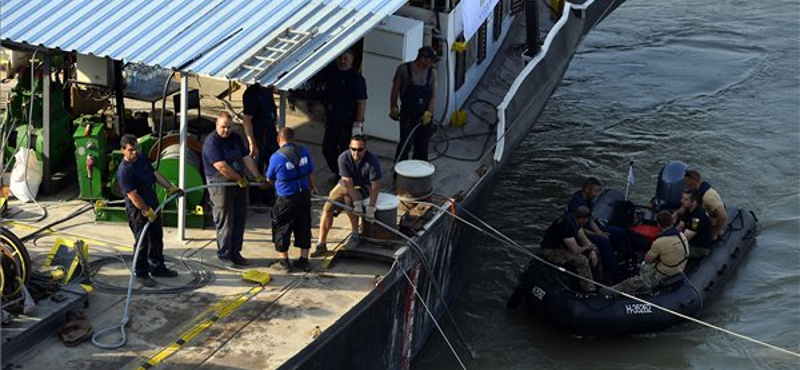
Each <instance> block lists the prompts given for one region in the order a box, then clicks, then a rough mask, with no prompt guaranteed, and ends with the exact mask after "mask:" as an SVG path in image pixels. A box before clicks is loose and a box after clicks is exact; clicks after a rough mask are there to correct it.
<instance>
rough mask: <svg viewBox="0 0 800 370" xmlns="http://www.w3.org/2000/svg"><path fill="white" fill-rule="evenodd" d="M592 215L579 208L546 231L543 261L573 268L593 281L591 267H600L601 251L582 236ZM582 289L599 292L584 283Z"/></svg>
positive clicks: (582, 207) (581, 282)
mask: <svg viewBox="0 0 800 370" xmlns="http://www.w3.org/2000/svg"><path fill="white" fill-rule="evenodd" d="M591 215H592V212H591V211H590V210H589V208H588V207H586V206H580V207H578V208H577V209H575V212H574V213H573V212H567V213H565V214H564V215H563V216H561V217H559V218H558V219H556V220H555V221H553V223H552V224H550V227H548V228H547V231H545V233H544V239H543V240H542V244H541V246H542V252H543V253H544V258H545V259H547V260H548V261H550V262H552V263H556V264H566V265H571V266H574V267H575V269H576V270H577V272H578V275H580V276H582V277H584V278H587V279H589V280H594V278H593V275H592V267H596V266H597V262H598V258H597V253H598V251H597V247H596V246H595V245H594V244H592V242H590V241H589V239H588V238H587V237H586V234H584V232H583V226H584V225H586V223H587V222H588V221H589V218H590V217H591ZM587 256H588V257H587ZM590 263H591V265H590ZM580 286H581V288H583V290H585V291H587V292H594V291H595V290H596V289H597V287H595V286H594V285H593V284H591V283H589V282H588V281H585V280H581V281H580Z"/></svg>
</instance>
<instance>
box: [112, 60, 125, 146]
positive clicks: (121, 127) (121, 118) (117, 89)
mask: <svg viewBox="0 0 800 370" xmlns="http://www.w3.org/2000/svg"><path fill="white" fill-rule="evenodd" d="M123 69H125V65H124V64H123V63H122V61H121V60H114V61H113V68H112V70H113V73H114V96H115V99H116V103H117V119H116V122H117V125H116V127H114V130H115V131H116V133H117V135H119V136H122V134H123V133H124V132H125V131H126V130H125V88H124V86H123V85H124V83H125V79H124V78H123V77H122V70H123Z"/></svg>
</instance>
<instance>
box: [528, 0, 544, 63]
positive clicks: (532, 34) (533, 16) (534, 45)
mask: <svg viewBox="0 0 800 370" xmlns="http://www.w3.org/2000/svg"><path fill="white" fill-rule="evenodd" d="M525 35H526V37H525V39H526V40H525V42H526V44H527V46H528V49H527V50H525V55H526V56H528V57H533V56H534V55H536V53H538V52H539V50H541V48H542V46H541V45H539V0H525Z"/></svg>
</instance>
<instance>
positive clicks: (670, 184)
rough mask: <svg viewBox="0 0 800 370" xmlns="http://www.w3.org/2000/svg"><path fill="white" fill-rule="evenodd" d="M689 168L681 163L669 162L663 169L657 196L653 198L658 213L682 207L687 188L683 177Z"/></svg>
mask: <svg viewBox="0 0 800 370" xmlns="http://www.w3.org/2000/svg"><path fill="white" fill-rule="evenodd" d="M688 168H689V166H687V165H686V163H683V162H681V161H669V162H667V164H665V165H664V167H662V168H661V173H659V174H658V184H656V196H655V198H653V206H654V207H655V210H656V211H660V210H663V209H675V208H678V207H680V206H681V196H682V195H683V190H684V189H685V188H686V186H685V185H684V184H683V175H684V174H686V170H687V169H688Z"/></svg>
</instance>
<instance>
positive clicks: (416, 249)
mask: <svg viewBox="0 0 800 370" xmlns="http://www.w3.org/2000/svg"><path fill="white" fill-rule="evenodd" d="M315 198H318V199H324V200H325V201H327V202H330V203H331V204H334V205H336V206H338V207H342V208H344V209H346V210H352V209H353V208H352V207H350V206H348V205H346V204H342V203H339V202H337V201H335V200H332V199H330V198H328V197H325V196H316V197H315ZM372 222H373V223H374V224H376V225H378V226H381V227H383V228H384V229H386V230H387V231H389V232H391V233H393V234H395V235H397V236H399V237H401V238H402V239H405V240H406V241H407V242H408V246H409V247H410V248H411V250H412V251H414V253H416V254H417V256H418V257H419V259H420V262H421V263H422V266H423V267H424V268H425V271H426V272H427V273H428V275H429V277H430V279H431V285H432V286H433V287H434V289H433V290H434V291H435V292H436V295H437V296H438V297H439V300H441V301H442V303H443V306H444V310H445V313H446V314H447V316H448V318H449V319H450V322H451V323H452V324H453V329H454V330H455V332H456V336H457V337H458V340H459V342H460V343H461V346H462V347H464V349H465V350H466V351H467V353H468V354H469V356H470V358H472V359H473V360H474V359H475V354H474V353H473V351H472V349H471V348H470V347H469V345H468V344H467V341H466V340H465V339H464V336H463V335H461V331H459V330H458V324H457V323H456V320H455V318H454V317H453V314H452V313H451V312H450V309H449V308H448V306H447V300H446V299H445V298H444V294H443V293H442V289H441V286H440V284H439V282H438V280H437V279H436V275H435V274H434V273H433V269H431V267H430V265H429V264H428V261H427V259H426V258H425V254H424V253H423V252H422V248H421V247H420V246H419V244H417V242H415V241H414V240H413V239H411V238H409V237H408V236H406V235H405V234H403V233H401V232H400V231H398V230H397V229H395V228H393V227H391V226H389V225H387V224H385V223H383V222H381V221H380V220H378V219H375V220H373V221H372ZM442 335H443V336H444V333H442ZM445 340H447V337H446V336H445ZM453 355H454V356H455V357H456V358H457V359H458V354H457V353H456V352H455V351H453ZM459 363H461V360H460V359H459ZM462 366H463V364H462Z"/></svg>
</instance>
